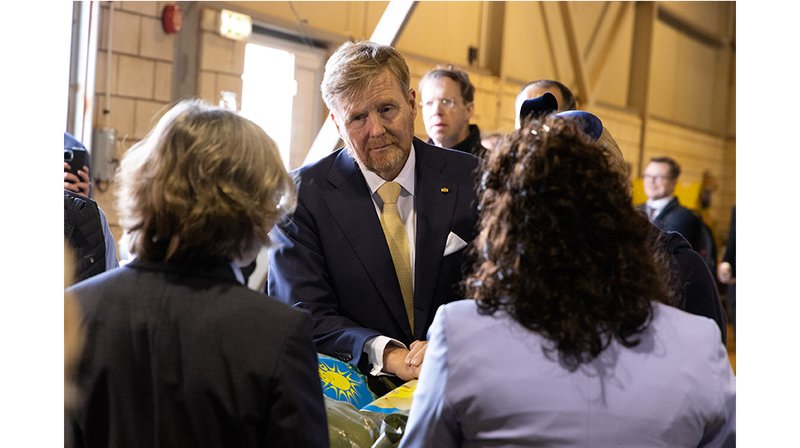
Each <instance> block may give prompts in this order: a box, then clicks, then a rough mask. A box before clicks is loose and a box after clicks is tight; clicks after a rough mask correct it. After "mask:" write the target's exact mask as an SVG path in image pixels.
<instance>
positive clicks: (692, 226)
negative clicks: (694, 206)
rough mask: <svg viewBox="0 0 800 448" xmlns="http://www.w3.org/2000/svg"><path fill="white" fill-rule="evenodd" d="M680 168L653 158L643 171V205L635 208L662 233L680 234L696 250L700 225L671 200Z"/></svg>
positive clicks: (664, 159) (664, 160)
mask: <svg viewBox="0 0 800 448" xmlns="http://www.w3.org/2000/svg"><path fill="white" fill-rule="evenodd" d="M680 174H681V167H680V165H678V163H677V162H676V161H675V160H673V159H672V158H670V157H653V158H652V159H650V162H649V163H648V164H647V167H646V168H645V169H644V193H645V195H647V202H645V203H644V204H642V205H641V206H640V207H639V208H640V210H641V211H643V212H644V213H645V214H646V215H647V218H648V219H649V220H650V222H652V223H653V224H655V225H656V226H658V227H659V228H661V229H662V230H671V231H674V232H678V233H680V234H681V235H683V237H684V238H686V239H687V240H688V241H689V244H691V245H692V248H693V249H695V250H698V248H699V247H700V244H701V241H700V238H701V231H702V228H701V226H702V223H701V221H700V218H698V217H697V216H696V215H695V214H694V213H692V211H691V210H689V209H688V208H686V207H684V206H682V205H681V204H680V202H678V198H677V197H675V186H676V185H677V184H678V176H680Z"/></svg>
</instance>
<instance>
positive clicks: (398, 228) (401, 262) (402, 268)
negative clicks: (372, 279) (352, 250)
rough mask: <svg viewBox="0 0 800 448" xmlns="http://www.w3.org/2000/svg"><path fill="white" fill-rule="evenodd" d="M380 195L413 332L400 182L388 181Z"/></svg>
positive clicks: (386, 227) (390, 246) (411, 299)
mask: <svg viewBox="0 0 800 448" xmlns="http://www.w3.org/2000/svg"><path fill="white" fill-rule="evenodd" d="M378 196H380V197H381V200H383V211H382V212H381V227H383V233H384V234H385V235H386V243H388V245H389V252H391V254H392V262H394V270H395V272H396V273H397V280H398V281H399V282H400V291H401V292H402V294H403V302H404V303H405V306H406V314H407V315H408V323H409V324H410V325H411V332H412V333H413V332H414V288H413V286H412V283H411V256H410V255H409V253H408V236H407V235H406V227H405V226H404V225H403V221H401V220H400V213H398V211H397V198H398V197H399V196H400V184H398V183H397V182H386V183H384V184H383V185H381V187H380V188H378Z"/></svg>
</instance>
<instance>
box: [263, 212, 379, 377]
mask: <svg viewBox="0 0 800 448" xmlns="http://www.w3.org/2000/svg"><path fill="white" fill-rule="evenodd" d="M314 224H315V221H314V219H313V216H312V214H311V213H310V212H309V211H308V209H307V207H306V206H305V204H304V202H303V201H302V199H301V200H300V201H299V202H298V206H297V210H296V211H295V214H294V215H293V217H292V218H291V219H290V220H288V221H287V222H285V223H283V224H281V225H279V226H275V228H273V230H272V232H270V237H271V239H272V243H273V247H274V250H273V251H271V253H270V257H269V281H268V283H267V294H269V295H271V296H273V297H277V298H278V299H279V300H281V301H283V302H285V303H287V304H289V305H293V306H297V307H299V308H303V309H306V310H308V311H309V312H310V313H311V317H312V320H313V335H314V343H315V344H316V347H317V351H319V352H321V353H325V354H327V355H330V356H334V357H336V358H338V359H341V360H342V361H345V362H349V363H351V364H352V365H354V366H358V363H359V360H360V357H361V354H362V350H363V348H364V343H365V342H366V341H367V339H369V338H371V337H374V336H378V335H379V334H380V333H379V332H377V331H375V330H372V329H368V328H364V327H361V326H359V325H358V324H356V323H355V322H353V321H352V320H350V319H348V318H346V317H344V316H342V315H341V314H340V311H339V298H338V297H337V294H336V290H335V288H334V285H333V284H332V279H331V274H330V271H329V270H328V262H329V260H327V259H326V255H328V254H325V253H324V250H323V246H322V244H321V241H320V239H319V233H318V232H317V230H316V228H315V225H314ZM334 255H335V254H334Z"/></svg>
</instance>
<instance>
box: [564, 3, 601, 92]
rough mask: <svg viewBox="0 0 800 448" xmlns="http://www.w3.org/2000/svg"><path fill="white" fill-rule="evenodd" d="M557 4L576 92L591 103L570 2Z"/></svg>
mask: <svg viewBox="0 0 800 448" xmlns="http://www.w3.org/2000/svg"><path fill="white" fill-rule="evenodd" d="M558 6H559V7H560V9H561V20H563V21H564V33H565V34H566V37H567V47H568V48H569V58H570V61H571V62H572V68H573V70H574V71H575V82H576V84H577V85H578V92H579V93H580V94H581V95H582V96H583V100H584V103H585V104H592V103H593V102H594V95H592V91H591V89H590V88H589V82H588V81H587V79H586V70H584V67H583V58H582V57H581V52H580V50H579V49H578V37H577V36H576V34H575V25H574V24H573V23H572V11H571V10H570V2H559V4H558Z"/></svg>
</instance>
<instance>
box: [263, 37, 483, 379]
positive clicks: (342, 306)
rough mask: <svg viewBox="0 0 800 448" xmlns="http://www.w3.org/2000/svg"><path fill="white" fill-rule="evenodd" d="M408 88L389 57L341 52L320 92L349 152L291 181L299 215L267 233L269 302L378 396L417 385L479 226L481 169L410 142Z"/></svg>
mask: <svg viewBox="0 0 800 448" xmlns="http://www.w3.org/2000/svg"><path fill="white" fill-rule="evenodd" d="M409 80H410V75H409V71H408V66H407V65H406V62H405V60H404V59H403V57H402V56H401V55H400V53H398V52H397V51H396V50H395V49H394V48H392V47H389V46H386V45H380V44H376V43H372V42H356V43H352V42H348V43H345V44H343V45H342V46H341V47H339V49H337V50H336V52H335V53H334V54H333V55H332V56H331V58H330V59H329V60H328V62H327V64H326V66H325V74H324V76H323V81H322V85H321V90H322V96H323V99H324V101H325V104H326V105H327V106H328V109H329V110H330V114H331V119H332V120H333V122H334V124H335V125H336V128H337V130H338V132H339V136H340V137H341V138H342V140H343V141H344V143H345V148H341V149H339V150H337V151H335V152H333V153H332V154H331V155H329V156H327V157H325V158H323V159H322V160H320V161H318V162H316V163H314V164H310V165H307V166H304V167H302V168H300V169H299V170H298V171H296V172H295V173H294V175H295V176H296V178H297V179H298V185H299V186H298V204H297V210H296V211H295V214H294V216H293V217H292V218H291V219H290V220H288V221H287V222H285V223H282V224H281V225H279V226H276V228H275V229H273V231H272V232H271V237H272V240H273V243H274V247H275V250H273V251H272V252H271V254H270V263H269V282H268V286H267V290H268V293H269V295H271V296H273V297H277V298H278V299H280V300H282V301H284V302H286V303H289V304H292V305H294V306H297V307H299V308H303V309H306V310H308V311H309V312H310V313H311V316H312V320H313V324H314V335H313V336H314V342H315V344H316V347H317V351H318V352H321V353H324V354H326V355H330V356H333V357H335V358H338V359H340V360H342V361H345V362H349V363H350V364H352V365H354V366H357V367H359V368H360V369H361V370H362V371H363V372H365V373H369V374H370V376H369V377H368V379H369V380H370V386H371V388H373V390H374V391H375V390H376V389H375V388H376V386H378V385H379V384H381V383H382V379H385V378H387V377H388V378H393V379H397V380H398V381H396V382H395V383H394V384H395V385H398V384H402V383H403V382H405V381H408V380H410V379H413V378H416V377H417V376H418V375H419V370H420V366H421V364H422V360H423V358H424V354H425V348H426V344H427V343H426V342H425V338H426V336H427V331H428V327H429V326H430V324H431V322H432V321H433V317H434V314H435V312H436V309H437V308H438V307H439V306H440V305H442V304H444V303H447V302H450V301H453V300H457V299H459V298H461V297H463V296H462V295H461V294H459V291H458V289H457V286H458V283H459V282H460V281H461V279H462V265H463V256H464V254H465V251H466V246H467V245H468V244H469V243H470V242H471V241H472V240H473V238H474V237H475V223H476V221H477V209H476V206H475V202H476V201H475V188H474V172H475V170H476V168H477V166H478V161H479V159H478V158H476V157H474V156H473V155H471V154H467V153H464V152H460V151H453V150H449V149H442V148H437V147H435V146H431V145H428V144H427V143H425V142H423V141H422V140H419V139H417V138H414V118H415V117H416V113H417V104H416V102H417V98H416V92H415V91H414V89H413V88H411V87H410V85H409V84H410V81H409ZM386 386H387V385H385V384H384V387H386ZM378 390H379V391H380V392H384V391H385V390H380V389H378Z"/></svg>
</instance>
